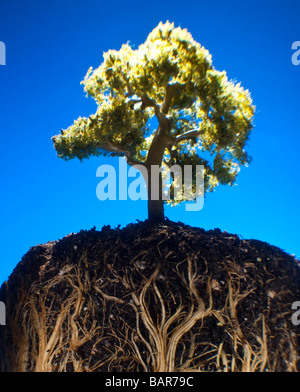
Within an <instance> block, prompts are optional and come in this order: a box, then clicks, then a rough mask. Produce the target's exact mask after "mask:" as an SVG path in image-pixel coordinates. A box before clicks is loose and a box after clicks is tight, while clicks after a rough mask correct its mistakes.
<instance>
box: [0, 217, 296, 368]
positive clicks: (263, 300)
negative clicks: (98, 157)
mask: <svg viewBox="0 0 300 392" xmlns="http://www.w3.org/2000/svg"><path fill="white" fill-rule="evenodd" d="M0 300H1V301H3V302H5V304H6V311H7V315H6V326H1V337H0V352H1V370H2V371H50V372H64V371H70V372H73V371H77V372H78V371H79V372H83V371H91V372H94V371H98V372H104V371H117V372H122V371H129V372H133V371H138V372H144V371H155V372H158V371H178V372H180V371H192V370H198V371H224V372H225V371H264V372H265V371H269V372H274V371H299V370H300V358H299V353H300V326H297V325H294V324H295V323H293V322H292V317H293V314H294V313H295V310H293V309H292V304H293V303H294V302H295V301H299V300H300V268H299V261H298V260H296V259H295V258H294V257H292V256H290V255H288V254H287V253H285V252H284V251H282V250H280V249H279V248H277V247H274V246H271V245H269V244H267V243H264V242H261V241H257V240H244V239H240V238H239V237H238V236H237V235H232V234H229V233H227V232H221V231H220V230H218V229H215V230H211V231H205V230H203V229H200V228H195V227H190V226H186V225H184V224H182V223H175V222H170V221H166V222H164V223H163V224H156V225H153V224H149V223H148V222H147V221H145V222H139V223H137V224H130V225H128V226H127V227H125V228H123V229H120V228H117V229H112V228H110V227H109V226H105V227H103V229H102V230H101V231H96V230H94V229H92V230H89V231H81V232H79V233H77V234H70V235H68V236H66V237H65V238H63V239H61V240H59V241H53V242H49V243H47V244H44V245H38V246H35V247H33V248H31V249H30V250H29V252H28V253H27V254H26V255H25V256H24V257H23V259H22V261H21V262H20V263H19V264H18V265H17V267H16V268H15V270H14V271H13V273H12V275H11V276H10V277H9V279H8V281H7V282H5V283H4V284H3V285H2V287H1V290H0Z"/></svg>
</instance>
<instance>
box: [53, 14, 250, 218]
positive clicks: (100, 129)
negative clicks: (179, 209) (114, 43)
mask: <svg viewBox="0 0 300 392" xmlns="http://www.w3.org/2000/svg"><path fill="white" fill-rule="evenodd" d="M103 57H104V61H103V63H102V64H101V65H100V66H99V67H98V68H97V69H94V70H93V69H92V68H90V69H89V70H88V72H87V75H86V76H85V78H84V80H83V82H82V83H83V85H84V89H85V91H86V93H87V95H89V96H91V97H93V98H94V99H95V101H96V103H97V105H98V107H97V111H96V113H95V114H93V115H91V116H89V117H88V118H85V117H79V118H78V119H77V120H75V122H74V124H73V125H71V126H70V127H69V128H68V129H66V130H62V131H61V134H60V135H57V136H54V137H53V138H52V139H53V142H54V147H55V149H56V151H57V154H58V156H59V157H60V158H64V159H66V160H67V159H72V158H75V157H77V158H79V159H80V160H82V159H84V158H88V157H89V156H91V155H95V156H99V155H107V154H110V155H119V156H126V158H127V162H128V164H129V165H137V164H139V165H142V166H143V167H145V168H146V169H147V173H148V181H147V182H146V183H147V185H148V186H147V188H148V214H149V220H151V221H161V220H163V219H164V208H163V203H164V201H163V198H162V193H161V190H162V176H161V173H159V178H158V181H159V184H158V185H159V198H158V200H152V198H151V188H152V186H153V185H151V181H150V180H149V179H150V178H151V171H152V170H153V167H154V166H155V165H156V166H157V165H158V166H159V167H161V166H163V165H165V166H168V167H170V166H171V165H173V164H178V165H180V166H181V167H182V166H183V165H193V166H195V165H197V164H198V165H204V187H205V191H206V192H207V191H212V190H213V189H214V188H215V187H216V186H217V185H218V184H229V185H232V184H233V183H234V181H235V179H236V176H237V174H238V171H239V167H240V165H246V164H247V163H248V162H249V161H250V159H249V157H248V155H247V153H246V151H245V149H244V148H245V145H246V142H247V140H248V137H249V134H250V132H251V129H252V121H253V115H254V106H253V105H252V101H251V97H250V94H249V91H248V90H244V89H243V88H242V87H241V85H240V84H239V83H235V82H233V81H229V80H228V78H227V75H226V72H225V71H223V72H219V71H217V70H216V69H215V68H214V67H213V65H212V61H211V56H210V54H209V52H208V51H207V50H206V49H205V48H204V47H203V46H201V45H200V44H199V43H197V42H196V41H195V40H194V39H193V38H192V36H191V34H190V33H189V32H188V31H187V30H186V29H181V28H179V27H178V28H174V24H173V23H169V22H166V23H165V24H163V23H160V24H159V25H158V26H157V27H156V28H155V29H154V30H153V31H152V32H151V33H150V34H149V36H148V38H147V40H146V41H145V43H143V44H142V45H140V46H139V47H138V48H137V49H133V48H131V47H130V45H129V44H124V45H123V46H122V47H121V49H120V50H119V51H116V50H109V51H108V52H106V53H104V55H103ZM153 117H156V120H157V124H158V126H157V129H155V130H152V129H151V127H150V126H149V123H150V120H151V119H152V118H153ZM146 180H147V178H146ZM173 187H174V185H173ZM196 196H197V195H196V194H195V193H192V197H193V198H195V197H196ZM183 200H184V198H183V199H182V200H180V201H183ZM169 201H170V202H172V201H174V198H173V200H172V198H171V199H170V200H169ZM175 201H176V200H175ZM177 201H178V200H177Z"/></svg>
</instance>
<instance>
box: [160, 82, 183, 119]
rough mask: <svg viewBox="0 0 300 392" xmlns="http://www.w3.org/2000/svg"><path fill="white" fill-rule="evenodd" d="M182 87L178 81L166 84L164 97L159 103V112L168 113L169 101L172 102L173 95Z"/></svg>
mask: <svg viewBox="0 0 300 392" xmlns="http://www.w3.org/2000/svg"><path fill="white" fill-rule="evenodd" d="M182 88H184V85H183V84H180V83H174V84H168V85H167V87H166V94H165V99H164V102H163V103H162V105H161V112H162V113H163V114H168V111H169V109H170V106H171V102H172V99H173V97H174V95H175V94H176V93H177V92H178V91H179V90H181V89H182Z"/></svg>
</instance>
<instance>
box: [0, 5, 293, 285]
mask: <svg viewBox="0 0 300 392" xmlns="http://www.w3.org/2000/svg"><path fill="white" fill-rule="evenodd" d="M167 20H169V21H171V22H174V23H175V26H181V27H182V28H187V29H188V30H189V32H190V33H191V34H192V35H193V38H194V39H195V40H196V41H198V42H200V43H201V44H202V45H203V46H204V47H205V48H206V49H208V50H209V52H210V53H211V54H212V59H213V64H214V66H215V67H216V68H217V69H218V70H220V71H222V70H226V71H227V74H228V77H229V78H230V79H235V80H237V81H241V84H242V86H243V87H244V88H246V89H249V90H250V92H251V95H252V98H253V102H254V104H255V105H256V108H257V110H256V116H255V127H254V129H253V131H252V134H251V138H250V141H249V143H248V148H247V151H248V153H249V154H250V155H251V156H252V158H253V161H252V163H251V164H250V166H249V167H248V168H242V170H241V172H240V174H239V176H238V180H237V185H236V186H233V187H229V186H227V187H218V188H217V189H216V191H215V192H214V193H212V194H209V195H208V196H207V197H206V199H205V203H204V208H203V210H201V211H199V212H197V213H195V212H194V213H191V212H186V211H185V209H184V205H183V206H179V207H176V208H171V207H167V208H166V216H167V217H168V218H169V219H171V220H175V221H178V220H179V221H181V222H184V223H186V224H190V225H193V226H198V227H203V228H204V229H213V228H220V229H221V230H226V231H228V232H230V233H236V234H238V235H240V236H242V237H243V238H246V239H250V238H255V239H259V240H262V241H266V242H269V243H271V244H272V245H276V246H278V247H280V248H282V249H284V250H286V251H287V252H288V253H293V254H296V256H298V257H299V256H300V241H299V191H300V186H299V166H300V165H299V163H300V158H299V145H300V136H299V128H300V126H299V94H300V65H299V66H295V65H293V64H292V61H291V57H292V55H293V50H292V49H291V46H292V43H293V42H294V41H299V40H300V3H299V1H298V0H294V1H292V0H286V1H270V0H264V1H261V0H254V1H251V2H240V1H235V0H228V1H210V2H208V1H204V0H197V1H196V0H192V1H179V0H174V1H172V2H164V1H161V0H159V1H158V0H152V1H151V2H142V1H129V2H128V1H127V2H125V1H102V0H101V1H96V0H90V1H88V0H85V1H74V0H72V1H70V0H60V1H58V0H51V1H49V0H43V1H35V0H34V1H27V2H25V1H21V0H0V41H3V42H4V43H5V45H6V50H7V53H6V65H5V66H0V116H1V117H0V132H1V141H0V143H1V152H0V161H1V162H0V163H1V165H0V170H1V193H0V197H1V229H0V230H1V233H0V239H1V243H0V263H1V264H0V283H1V282H2V281H3V280H5V279H7V277H8V276H9V274H10V273H11V272H12V270H13V268H14V267H15V266H16V264H17V263H18V262H19V261H20V260H21V258H22V256H23V255H24V254H25V253H26V252H27V251H28V250H29V248H30V247H31V246H34V245H37V244H42V243H45V242H48V241H52V240H57V239H59V238H62V237H64V236H65V235H67V234H69V233H71V232H78V231H79V230H81V229H90V228H92V227H93V226H96V228H97V229H98V230H100V229H101V227H102V226H103V225H108V224H110V225H111V226H112V227H116V226H117V225H118V224H121V225H122V227H124V226H125V225H127V224H128V223H130V222H136V219H139V220H144V219H146V217H147V205H146V202H143V201H135V202H134V201H131V200H128V201H105V202H101V201H99V200H98V199H97V197H96V187H97V184H98V183H99V178H97V177H96V170H97V168H98V166H99V165H101V164H104V163H108V164H114V165H115V164H117V165H118V158H91V159H89V160H86V161H84V162H83V163H80V162H79V161H77V160H73V161H69V162H65V161H63V160H60V159H58V158H57V157H56V153H55V150H54V148H53V145H52V141H51V137H52V136H53V135H55V134H57V133H59V131H60V129H61V128H67V127H68V126H69V125H71V124H72V123H73V121H74V119H76V118H77V117H79V116H88V115H90V114H92V113H94V112H95V110H96V105H95V103H94V101H93V100H92V99H88V98H86V96H85V93H84V91H83V86H82V85H80V81H81V80H82V79H83V78H84V76H85V74H86V72H87V70H88V68H89V67H90V66H93V67H97V66H98V65H99V64H100V63H101V62H102V54H103V51H107V50H109V49H117V50H118V49H120V47H121V45H122V44H123V43H126V42H128V41H129V42H130V44H131V45H132V46H135V47H138V45H139V44H141V43H142V42H144V41H145V39H146V37H147V35H148V34H149V32H150V31H151V30H152V29H153V28H154V27H156V26H157V24H158V23H159V22H160V21H163V22H165V21H167Z"/></svg>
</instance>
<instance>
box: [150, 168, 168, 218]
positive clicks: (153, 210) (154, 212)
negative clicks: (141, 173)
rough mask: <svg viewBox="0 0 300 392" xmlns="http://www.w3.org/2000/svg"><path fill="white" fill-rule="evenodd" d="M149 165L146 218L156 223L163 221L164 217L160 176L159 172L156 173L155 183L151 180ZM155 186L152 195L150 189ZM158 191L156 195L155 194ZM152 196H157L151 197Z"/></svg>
mask: <svg viewBox="0 0 300 392" xmlns="http://www.w3.org/2000/svg"><path fill="white" fill-rule="evenodd" d="M151 172H152V171H151V167H150V168H149V169H148V219H149V221H150V222H153V223H158V222H163V221H164V219H165V214H164V202H163V199H162V176H161V172H159V173H158V178H157V179H156V180H157V181H156V183H153V181H151V177H152V176H151V174H152V173H151ZM154 187H155V188H156V191H154V193H156V195H153V193H152V190H153V188H154ZM157 192H158V195H157ZM153 196H158V198H157V197H155V198H153Z"/></svg>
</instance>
